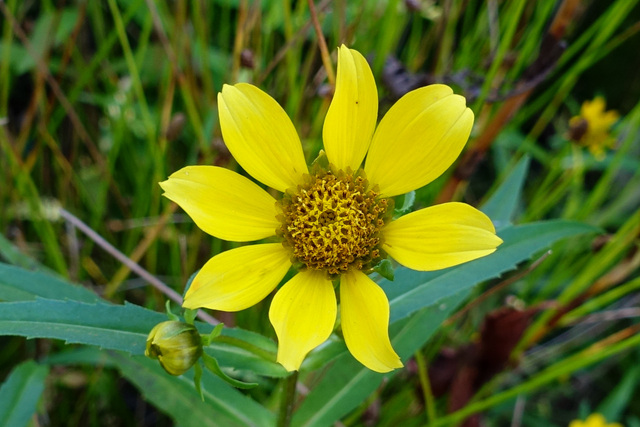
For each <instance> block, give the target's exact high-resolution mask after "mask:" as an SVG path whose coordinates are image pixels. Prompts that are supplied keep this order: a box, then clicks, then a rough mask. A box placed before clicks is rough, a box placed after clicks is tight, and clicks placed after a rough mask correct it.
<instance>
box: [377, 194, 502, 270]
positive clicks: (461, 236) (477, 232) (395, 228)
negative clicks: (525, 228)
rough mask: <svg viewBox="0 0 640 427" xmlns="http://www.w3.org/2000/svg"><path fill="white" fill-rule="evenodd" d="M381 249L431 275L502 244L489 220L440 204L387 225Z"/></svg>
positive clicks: (470, 209) (469, 210)
mask: <svg viewBox="0 0 640 427" xmlns="http://www.w3.org/2000/svg"><path fill="white" fill-rule="evenodd" d="M382 232H383V237H382V238H383V244H382V248H383V249H384V250H385V251H386V252H387V253H388V254H389V255H390V256H391V257H392V258H394V259H395V260H396V261H398V262H399V263H400V264H402V265H404V266H406V267H409V268H411V269H413V270H419V271H432V270H440V269H442V268H447V267H451V266H454V265H458V264H462V263H463V262H467V261H471V260H474V259H476V258H480V257H483V256H486V255H489V254H490V253H492V252H494V251H495V250H496V248H497V247H498V246H499V245H500V244H501V243H502V239H500V238H499V237H498V236H496V235H495V228H494V227H493V224H492V223H491V220H490V219H489V218H488V217H487V216H486V215H485V214H483V213H482V212H480V211H479V210H477V209H475V208H473V207H471V206H469V205H467V204H464V203H443V204H441V205H436V206H431V207H429V208H425V209H421V210H419V211H416V212H413V213H410V214H408V215H405V216H403V217H401V218H399V219H397V220H395V221H392V222H391V223H389V224H388V225H386V226H385V227H384V228H383V230H382Z"/></svg>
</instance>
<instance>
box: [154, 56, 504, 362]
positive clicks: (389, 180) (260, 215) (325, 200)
mask: <svg viewBox="0 0 640 427" xmlns="http://www.w3.org/2000/svg"><path fill="white" fill-rule="evenodd" d="M218 107H219V114H220V126H221V128H222V135H223V138H224V141H225V143H226V145H227V147H228V148H229V151H230V152H231V154H232V155H233V157H234V158H235V159H236V160H237V161H238V163H239V164H240V165H241V166H242V167H243V168H244V170H245V171H246V172H247V173H249V174H250V175H251V176H252V177H253V178H255V179H256V180H258V181H260V182H262V183H263V184H265V185H267V186H269V187H271V188H273V189H275V190H277V191H278V192H280V193H282V195H281V196H279V197H277V198H274V197H272V196H271V195H270V194H269V193H268V192H267V191H265V190H263V189H262V188H261V187H260V186H258V185H257V184H255V183H254V182H252V181H251V180H249V179H247V178H245V177H243V176H241V175H239V174H237V173H235V172H232V171H229V170H227V169H223V168H220V167H215V166H189V167H185V168H183V169H181V170H179V171H178V172H176V173H174V174H172V175H171V176H170V177H169V179H168V180H167V181H164V182H162V183H160V185H161V186H162V188H163V189H164V191H165V193H164V195H165V196H166V197H168V198H169V199H171V200H173V201H174V202H176V203H178V204H179V205H180V206H181V207H182V208H183V209H184V210H185V211H186V212H187V213H188V214H189V215H190V216H191V218H193V220H194V221H195V223H196V224H197V225H198V226H199V227H200V228H201V229H202V230H203V231H205V232H207V233H209V234H211V235H213V236H215V237H218V238H220V239H224V240H231V241H236V242H248V241H255V240H260V239H265V238H269V237H275V238H276V240H277V242H276V243H260V244H255V245H250V246H242V247H239V248H236V249H232V250H229V251H226V252H223V253H221V254H219V255H216V256H215V257H213V258H212V259H211V260H209V261H208V262H207V263H206V264H205V265H204V266H203V267H202V269H201V270H200V271H199V272H198V274H197V275H196V277H195V278H194V280H193V282H192V283H191V286H190V288H189V289H188V291H187V293H186V295H185V300H184V304H183V306H184V307H187V308H199V307H206V308H210V309H214V310H223V311H238V310H243V309H245V308H248V307H250V306H252V305H254V304H256V303H258V302H259V301H261V300H262V299H264V298H265V297H266V296H267V295H269V294H270V293H271V292H272V291H273V290H274V289H275V288H276V287H277V286H278V284H279V283H280V281H281V280H282V279H283V277H284V276H285V274H286V273H287V271H288V270H289V269H290V268H291V267H292V266H294V267H296V268H297V269H299V272H298V273H297V274H296V275H295V276H294V277H293V278H292V279H291V280H289V281H288V282H287V283H285V284H284V285H283V286H282V287H281V288H280V289H279V290H278V291H277V293H276V295H275V297H274V298H273V301H272V303H271V307H270V310H269V319H270V321H271V323H272V325H273V327H274V328H275V331H276V334H277V336H278V342H279V343H278V356H277V360H278V362H279V363H281V364H282V365H283V366H284V367H285V368H286V369H287V370H289V371H292V370H297V369H299V368H300V365H301V364H302V361H303V360H304V358H305V356H306V355H307V353H308V352H309V351H311V350H312V349H314V348H315V347H317V346H318V345H320V344H322V343H323V342H324V341H325V340H327V339H328V338H329V336H330V335H331V333H332V331H333V329H334V325H335V322H336V317H337V311H338V309H337V300H336V294H335V291H334V286H333V281H334V280H336V281H339V293H340V318H341V325H342V332H343V335H344V339H345V342H346V345H347V347H348V349H349V351H350V352H351V354H352V355H353V356H354V357H355V358H356V359H357V360H358V361H360V362H361V363H362V364H363V365H365V366H366V367H368V368H369V369H372V370H374V371H377V372H388V371H391V370H393V369H395V368H399V367H402V366H403V365H402V362H401V361H400V358H399V357H398V355H397V354H396V353H395V351H394V350H393V348H392V346H391V342H390V340H389V334H388V326H389V302H388V300H387V297H386V295H385V293H384V291H383V290H382V289H381V288H380V287H379V286H378V285H377V284H376V283H375V282H374V281H373V280H371V279H370V278H369V277H368V276H367V275H366V274H365V273H366V272H369V271H371V268H372V267H373V266H374V265H375V264H376V263H378V262H379V261H380V260H381V259H382V258H383V257H384V256H385V254H388V255H390V256H391V257H392V258H394V259H395V260H396V261H398V262H399V263H400V264H402V265H404V266H406V267H409V268H411V269H414V270H420V271H429V270H438V269H442V268H446V267H451V266H454V265H457V264H461V263H464V262H467V261H471V260H473V259H476V258H480V257H483V256H485V255H489V254H490V253H492V252H494V251H495V250H496V247H497V246H498V245H500V244H501V243H502V240H501V239H500V238H498V237H497V236H496V235H495V229H494V227H493V224H492V223H491V220H490V219H489V218H488V217H487V216H486V215H484V214H483V213H482V212H480V211H478V210H477V209H475V208H473V207H471V206H469V205H466V204H464V203H444V204H441V205H437V206H433V207H429V208H426V209H422V210H419V211H416V212H413V213H410V214H408V215H405V216H403V217H401V218H399V219H397V220H394V221H390V217H391V214H392V208H391V207H390V205H389V198H391V197H393V196H396V195H400V194H404V193H407V192H410V191H412V190H415V189H417V188H420V187H422V186H424V185H426V184H428V183H429V182H431V181H433V180H434V179H436V178H437V177H438V176H440V175H441V174H442V173H443V172H444V171H445V170H446V169H447V168H448V167H449V166H450V165H451V164H452V163H453V161H454V160H455V159H456V158H457V157H458V155H459V154H460V152H461V151H462V148H463V147H464V145H465V143H466V141H467V139H468V137H469V133H470V132H471V127H472V125H473V113H472V112H471V110H469V109H468V108H467V107H466V103H465V99H464V98H463V97H462V96H459V95H454V94H453V91H452V90H451V89H450V88H449V87H447V86H444V85H432V86H427V87H423V88H420V89H417V90H415V91H413V92H410V93H408V94H407V95H405V96H404V97H403V98H402V99H400V100H399V101H398V102H397V103H396V104H395V105H394V106H393V107H392V108H391V109H390V110H389V112H388V113H387V114H386V115H385V117H384V118H383V119H382V121H381V122H380V125H379V126H378V127H377V129H376V120H377V114H378V94H377V89H376V85H375V81H374V79H373V74H372V72H371V69H370V68H369V65H368V64H367V61H366V59H365V58H364V57H363V56H362V55H361V54H360V53H359V52H357V51H355V50H350V49H348V48H347V47H345V46H344V45H343V46H342V47H340V48H339V51H338V71H337V81H336V91H335V95H334V98H333V100H332V102H331V105H330V107H329V110H328V112H327V116H326V118H325V122H324V128H323V141H324V148H325V151H326V156H327V159H328V161H329V164H330V166H329V168H328V169H327V170H324V169H322V168H320V167H317V166H314V168H312V171H311V172H310V171H309V169H308V168H307V165H306V163H305V158H304V154H303V151H302V145H301V143H300V139H299V138H298V135H297V133H296V130H295V128H294V126H293V124H292V123H291V120H290V119H289V117H287V115H286V113H285V112H284V110H283V109H282V108H281V107H280V106H279V105H278V103H277V102H276V101H275V100H274V99H273V98H271V97H270V96H269V95H267V94H266V93H265V92H263V91H261V90H260V89H258V88H257V87H255V86H252V85H250V84H244V83H239V84H237V85H234V86H229V85H225V86H224V87H223V89H222V93H220V94H219V95H218ZM365 156H366V161H365V162H364V167H362V168H361V165H362V163H363V160H364V158H365Z"/></svg>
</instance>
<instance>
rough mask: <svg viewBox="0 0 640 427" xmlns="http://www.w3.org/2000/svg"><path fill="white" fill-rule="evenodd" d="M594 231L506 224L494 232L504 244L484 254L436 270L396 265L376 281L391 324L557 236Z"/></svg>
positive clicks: (554, 224)
mask: <svg viewBox="0 0 640 427" xmlns="http://www.w3.org/2000/svg"><path fill="white" fill-rule="evenodd" d="M596 231H599V229H598V228H596V227H593V226H591V225H587V224H583V223H579V222H574V221H564V220H556V221H545V222H537V223H531V224H524V225H517V226H509V227H507V228H505V229H503V230H502V231H500V232H499V233H498V235H499V236H500V237H501V238H502V239H503V240H504V243H503V244H502V245H500V246H499V247H498V250H497V251H496V252H495V253H493V254H491V255H489V256H487V257H484V258H480V259H477V260H475V261H471V262H468V263H466V264H462V265H460V266H456V267H451V268H447V269H445V270H440V271H429V272H420V271H414V270H410V269H408V268H405V267H398V268H396V271H395V280H394V281H393V282H390V281H388V280H386V279H381V280H380V281H379V284H380V286H382V288H383V289H384V291H385V293H386V294H387V297H388V298H389V304H390V306H391V323H393V322H396V321H398V320H400V319H404V318H405V317H407V316H409V315H411V314H412V313H414V312H416V311H417V310H420V309H421V308H423V307H425V306H429V305H431V304H437V303H438V301H440V300H442V299H444V298H447V297H449V296H451V295H453V294H455V293H457V292H459V291H461V290H464V289H469V288H472V287H474V286H475V285H477V284H478V283H480V282H483V281H485V280H488V279H492V278H495V277H499V276H500V275H501V274H502V273H504V272H507V271H509V270H513V269H515V268H516V266H517V265H518V263H520V262H522V261H526V260H528V259H529V258H531V256H532V255H534V254H535V253H537V252H540V251H541V250H543V249H547V248H549V247H550V246H551V245H552V244H553V243H555V242H557V241H558V240H560V239H563V238H566V237H571V236H576V235H579V234H584V233H593V232H596Z"/></svg>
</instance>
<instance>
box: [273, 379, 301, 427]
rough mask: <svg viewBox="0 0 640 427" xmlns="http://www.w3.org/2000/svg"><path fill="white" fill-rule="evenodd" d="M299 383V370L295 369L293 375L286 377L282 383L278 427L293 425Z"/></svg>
mask: <svg viewBox="0 0 640 427" xmlns="http://www.w3.org/2000/svg"><path fill="white" fill-rule="evenodd" d="M297 383H298V371H293V372H292V373H291V375H289V376H288V377H287V378H285V379H284V382H283V385H282V387H283V390H282V399H281V400H280V410H279V412H278V424H277V425H278V427H288V426H289V425H291V417H292V415H293V404H294V403H295V398H296V384H297Z"/></svg>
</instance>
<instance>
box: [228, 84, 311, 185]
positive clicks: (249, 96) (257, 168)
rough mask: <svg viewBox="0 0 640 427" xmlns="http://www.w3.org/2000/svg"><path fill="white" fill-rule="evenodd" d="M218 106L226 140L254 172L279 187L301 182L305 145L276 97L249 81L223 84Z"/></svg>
mask: <svg viewBox="0 0 640 427" xmlns="http://www.w3.org/2000/svg"><path fill="white" fill-rule="evenodd" d="M218 109H219V114H220V127H221V128H222V136H223V138H224V142H225V144H226V145H227V148H229V151H230V152H231V154H233V157H234V158H235V159H236V160H237V161H238V163H240V166H242V167H243V168H244V169H245V170H246V171H247V172H248V173H249V174H250V175H251V176H253V177H254V178H255V179H257V180H259V181H260V182H263V183H264V184H266V185H268V186H269V187H272V188H275V189H276V190H279V191H284V190H286V189H287V188H290V187H294V186H296V185H297V184H299V183H300V181H301V176H302V174H305V173H308V169H307V165H306V163H305V159H304V153H303V152H302V145H301V144H300V139H299V138H298V134H297V133H296V130H295V128H294V127H293V123H291V120H290V119H289V117H288V116H287V113H285V112H284V110H283V109H282V107H280V105H278V103H277V102H276V101H275V100H274V99H273V98H271V97H270V96H269V95H267V94H266V93H265V92H263V91H261V90H260V89H258V88H257V87H255V86H253V85H250V84H246V83H238V84H237V85H235V86H229V85H224V87H223V88H222V92H221V93H219V94H218Z"/></svg>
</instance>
